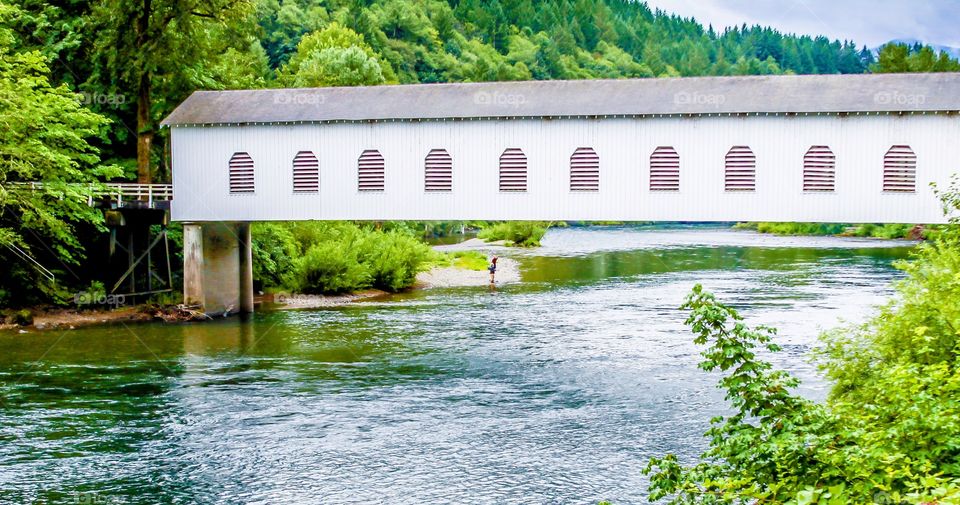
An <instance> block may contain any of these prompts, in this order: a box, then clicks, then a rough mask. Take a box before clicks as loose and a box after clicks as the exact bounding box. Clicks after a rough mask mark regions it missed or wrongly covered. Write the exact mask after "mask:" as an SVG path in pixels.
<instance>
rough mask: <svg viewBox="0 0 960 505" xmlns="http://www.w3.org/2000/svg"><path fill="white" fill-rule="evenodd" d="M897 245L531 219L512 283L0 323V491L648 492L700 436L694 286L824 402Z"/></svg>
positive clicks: (718, 403)
mask: <svg viewBox="0 0 960 505" xmlns="http://www.w3.org/2000/svg"><path fill="white" fill-rule="evenodd" d="M910 245H911V244H909V243H906V242H885V241H870V240H858V239H838V238H824V237H815V238H783V237H773V236H761V235H757V234H754V233H751V232H734V231H728V230H721V229H705V228H684V227H676V228H673V229H663V228H655V229H638V228H571V229H559V230H551V231H550V232H549V233H548V235H547V237H546V238H545V240H544V246H543V247H542V248H539V249H537V250H528V251H516V252H512V253H510V254H511V255H513V256H514V257H516V258H517V259H518V260H519V261H520V264H521V268H522V270H523V275H522V277H523V282H522V283H519V284H513V285H504V286H500V287H499V288H498V289H496V290H495V291H491V290H489V289H488V288H487V287H485V286H478V287H471V288H456V289H452V288H451V289H434V290H425V291H418V292H413V293H407V294H401V295H397V296H395V297H392V298H391V299H389V300H382V301H374V302H365V303H358V304H354V305H351V306H348V307H343V308H335V309H324V310H309V311H284V312H265V311H262V312H260V313H257V314H256V315H255V316H254V317H252V318H250V319H249V320H241V319H240V318H229V319H224V320H219V321H214V322H209V323H202V324H181V325H165V324H138V325H114V326H107V327H96V328H85V329H78V330H74V331H63V332H61V331H49V332H31V333H28V334H17V333H0V503H4V504H5V503H231V504H232V503H263V504H274V503H278V504H286V503H296V504H300V503H331V504H335V503H411V504H413V503H417V504H419V503H431V504H434V503H464V504H473V503H491V504H500V503H564V504H566V503H596V502H598V501H600V500H604V499H606V500H611V501H612V502H614V503H618V504H624V503H643V502H646V480H645V479H644V477H643V476H642V475H641V474H640V470H641V468H642V467H643V466H644V464H645V463H646V461H647V458H649V457H650V456H652V455H659V454H663V453H665V452H668V451H672V452H675V453H677V454H679V455H680V456H681V457H682V458H685V459H688V458H691V457H693V456H695V455H696V454H698V453H699V452H700V451H702V450H703V449H704V448H705V441H704V440H703V439H702V437H701V435H700V434H701V433H702V432H703V431H704V429H705V428H706V427H707V422H708V419H709V418H710V417H711V416H713V415H716V414H721V413H723V412H724V404H723V399H722V393H721V392H720V391H718V390H716V389H715V387H714V384H715V382H716V379H717V377H716V376H714V375H709V374H706V373H703V372H701V371H699V370H698V369H697V362H698V355H697V353H698V349H697V347H696V346H695V345H693V343H692V342H691V340H692V336H691V335H690V333H689V332H688V331H687V330H686V329H685V328H684V326H683V324H682V323H683V320H684V318H685V314H684V313H682V312H680V311H679V310H677V307H678V306H679V305H680V304H681V303H682V301H683V298H684V296H685V295H686V294H687V293H688V292H689V290H690V288H691V287H692V286H693V285H694V284H695V283H697V282H700V283H703V284H704V285H705V287H707V288H708V289H710V290H713V291H715V292H716V293H717V294H718V295H719V296H720V297H721V299H723V300H725V301H728V302H730V303H733V304H734V305H735V306H736V307H738V308H739V309H741V310H742V311H743V313H744V314H745V315H746V316H747V318H748V321H749V322H750V323H751V324H760V323H763V324H769V325H773V326H776V327H778V328H779V329H780V334H779V336H778V337H777V340H778V342H779V343H780V344H781V345H782V346H783V347H784V351H783V352H781V353H778V354H776V355H774V356H771V357H770V358H771V359H773V360H774V361H775V362H776V364H777V365H778V366H781V367H784V368H787V369H789V370H790V371H792V372H794V373H796V374H798V375H800V376H801V377H802V378H803V380H804V385H803V386H802V392H803V394H805V395H808V396H810V397H811V398H817V399H819V398H822V397H823V396H824V394H825V387H826V386H825V385H824V384H823V382H822V381H821V380H820V379H819V378H818V377H817V374H816V368H815V366H814V365H813V364H811V363H809V362H808V357H807V355H808V351H809V350H810V348H811V346H813V345H814V344H815V343H816V336H817V334H818V332H819V331H820V330H821V329H826V328H832V327H835V326H837V325H838V324H840V321H841V320H842V319H843V320H847V321H860V320H863V318H865V317H867V315H868V314H869V313H870V311H871V307H873V306H874V305H876V304H879V303H882V302H883V301H884V300H886V299H887V297H888V296H889V295H890V293H891V282H892V281H893V280H895V279H896V278H898V277H899V276H900V275H899V273H898V272H897V271H896V270H894V269H893V268H892V266H891V263H892V262H893V261H894V260H897V259H901V258H905V257H907V256H908V254H909V246H910Z"/></svg>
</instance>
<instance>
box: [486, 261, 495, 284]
mask: <svg viewBox="0 0 960 505" xmlns="http://www.w3.org/2000/svg"><path fill="white" fill-rule="evenodd" d="M487 270H489V271H490V284H493V283H494V282H496V281H495V280H494V277H495V276H496V275H497V257H496V256H494V257H493V258H491V259H490V266H488V267H487Z"/></svg>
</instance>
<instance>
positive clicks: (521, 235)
mask: <svg viewBox="0 0 960 505" xmlns="http://www.w3.org/2000/svg"><path fill="white" fill-rule="evenodd" d="M548 227H549V223H543V222H539V221H505V222H502V223H497V224H495V225H493V226H490V227H487V228H484V229H482V230H480V233H479V234H477V236H478V237H479V238H481V239H483V240H486V241H488V242H493V241H497V240H505V241H506V244H507V245H508V246H518V247H538V246H539V245H540V239H542V238H543V235H544V234H545V233H546V232H547V228H548Z"/></svg>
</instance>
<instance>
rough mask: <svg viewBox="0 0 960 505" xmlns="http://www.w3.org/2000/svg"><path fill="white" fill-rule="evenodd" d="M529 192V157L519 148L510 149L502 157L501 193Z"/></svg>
mask: <svg viewBox="0 0 960 505" xmlns="http://www.w3.org/2000/svg"><path fill="white" fill-rule="evenodd" d="M526 190H527V156H526V155H525V154H523V151H522V150H520V149H518V148H513V147H511V148H508V149H506V150H504V151H503V154H501V155H500V191H511V192H513V191H517V192H523V191H526Z"/></svg>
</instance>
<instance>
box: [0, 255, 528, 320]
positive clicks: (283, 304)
mask: <svg viewBox="0 0 960 505" xmlns="http://www.w3.org/2000/svg"><path fill="white" fill-rule="evenodd" d="M433 249H434V250H436V251H438V252H446V253H456V252H465V251H477V252H481V253H483V254H484V255H486V256H488V257H489V256H493V255H499V254H501V253H502V252H503V251H507V250H509V248H508V247H506V246H505V245H504V242H503V241H497V242H485V241H483V240H480V239H470V240H466V241H464V242H460V243H457V244H447V245H438V246H434V247H433ZM489 275H490V274H489V273H488V272H487V270H486V269H483V270H472V269H469V268H463V267H459V266H434V267H433V268H431V269H429V270H427V271H425V272H420V273H419V274H417V277H416V281H415V283H414V285H413V286H412V287H411V288H410V289H411V290H418V289H433V288H450V287H469V286H478V287H479V286H487V285H488V284H489V282H490V277H489ZM496 280H497V284H498V285H502V284H511V283H516V282H520V265H519V263H518V262H517V261H516V260H513V259H510V258H505V257H500V258H499V260H498V262H497V276H496ZM389 296H390V293H388V292H386V291H383V290H380V289H365V290H362V291H357V292H352V293H344V294H338V295H311V294H304V293H268V294H261V295H258V296H256V298H255V303H256V304H257V306H258V307H259V308H260V309H266V310H303V309H320V308H331V307H342V306H345V305H349V304H352V303H357V302H364V301H371V300H378V299H384V298H387V297H389ZM31 313H32V315H33V323H32V324H29V325H18V324H0V330H8V331H9V330H12V331H21V332H29V331H30V330H41V331H47V330H73V329H77V328H82V327H89V326H98V325H108V324H119V323H143V322H151V321H162V322H168V323H170V322H172V323H176V322H189V321H199V320H204V319H210V317H209V316H206V315H204V314H202V313H200V312H198V311H195V310H193V309H191V308H189V307H186V306H184V305H176V306H169V307H161V306H156V305H141V306H135V307H116V308H104V309H91V310H76V309H70V308H51V309H39V310H37V309H35V310H33V311H31Z"/></svg>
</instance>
